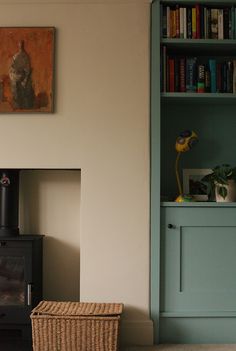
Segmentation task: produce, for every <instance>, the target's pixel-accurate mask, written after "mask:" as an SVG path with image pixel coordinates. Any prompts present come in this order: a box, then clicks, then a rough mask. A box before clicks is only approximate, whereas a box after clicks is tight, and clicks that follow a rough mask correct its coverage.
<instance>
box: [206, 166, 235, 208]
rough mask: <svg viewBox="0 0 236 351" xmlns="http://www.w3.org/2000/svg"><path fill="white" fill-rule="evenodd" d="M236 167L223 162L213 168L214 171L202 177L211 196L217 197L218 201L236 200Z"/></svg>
mask: <svg viewBox="0 0 236 351" xmlns="http://www.w3.org/2000/svg"><path fill="white" fill-rule="evenodd" d="M235 181H236V167H231V166H230V165H228V164H222V165H219V166H216V167H214V168H212V172H211V173H209V174H207V175H206V176H205V177H203V178H202V182H203V183H204V184H206V186H207V193H208V196H209V198H213V196H214V194H215V198H216V201H217V202H234V201H236V183H235Z"/></svg>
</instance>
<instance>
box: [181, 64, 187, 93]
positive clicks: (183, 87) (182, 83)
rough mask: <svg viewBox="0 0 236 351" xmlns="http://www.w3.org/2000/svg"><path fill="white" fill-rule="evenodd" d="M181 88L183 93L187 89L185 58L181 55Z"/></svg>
mask: <svg viewBox="0 0 236 351" xmlns="http://www.w3.org/2000/svg"><path fill="white" fill-rule="evenodd" d="M179 90H180V92H181V93H185V91H186V77H185V58H184V57H181V58H180V60H179Z"/></svg>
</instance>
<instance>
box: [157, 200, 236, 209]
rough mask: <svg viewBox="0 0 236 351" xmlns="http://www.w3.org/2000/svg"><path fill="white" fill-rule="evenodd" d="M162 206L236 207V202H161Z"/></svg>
mask: <svg viewBox="0 0 236 351" xmlns="http://www.w3.org/2000/svg"><path fill="white" fill-rule="evenodd" d="M161 207H214V208H215V207H217V208H219V207H236V202H200V201H199V202H182V203H178V202H171V201H170V202H161Z"/></svg>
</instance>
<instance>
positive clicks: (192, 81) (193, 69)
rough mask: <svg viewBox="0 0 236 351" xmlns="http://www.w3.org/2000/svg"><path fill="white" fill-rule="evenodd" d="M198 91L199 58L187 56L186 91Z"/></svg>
mask: <svg viewBox="0 0 236 351" xmlns="http://www.w3.org/2000/svg"><path fill="white" fill-rule="evenodd" d="M196 91H197V58H196V57H187V58H186V92H187V93H196Z"/></svg>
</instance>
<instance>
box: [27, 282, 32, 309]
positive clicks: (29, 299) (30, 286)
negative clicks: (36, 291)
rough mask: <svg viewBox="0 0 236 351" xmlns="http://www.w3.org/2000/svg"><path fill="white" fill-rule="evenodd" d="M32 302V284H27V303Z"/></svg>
mask: <svg viewBox="0 0 236 351" xmlns="http://www.w3.org/2000/svg"><path fill="white" fill-rule="evenodd" d="M31 304H32V284H28V285H27V305H28V306H31Z"/></svg>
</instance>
